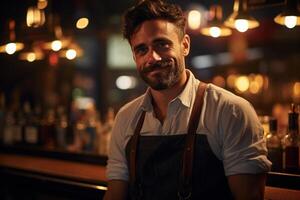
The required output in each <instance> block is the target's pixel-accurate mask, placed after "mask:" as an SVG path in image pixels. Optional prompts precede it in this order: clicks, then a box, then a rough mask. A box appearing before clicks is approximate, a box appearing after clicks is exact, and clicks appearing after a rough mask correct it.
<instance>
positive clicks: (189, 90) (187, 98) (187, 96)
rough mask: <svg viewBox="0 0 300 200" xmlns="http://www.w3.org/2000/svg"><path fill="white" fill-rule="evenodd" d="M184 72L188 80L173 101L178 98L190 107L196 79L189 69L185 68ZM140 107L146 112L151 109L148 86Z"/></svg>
mask: <svg viewBox="0 0 300 200" xmlns="http://www.w3.org/2000/svg"><path fill="white" fill-rule="evenodd" d="M186 73H187V77H188V81H187V83H186V85H185V87H184V89H183V90H182V92H181V93H180V94H179V95H178V96H177V97H176V98H175V99H174V100H173V101H177V100H179V101H180V102H181V103H182V104H183V105H184V106H186V107H191V105H192V99H193V90H194V88H195V84H196V79H195V76H194V75H193V73H192V72H191V71H190V70H188V69H186ZM173 101H172V102H173ZM140 107H141V109H142V110H144V111H146V112H148V111H152V110H153V106H152V97H151V92H150V88H148V89H147V91H146V92H145V94H144V98H143V100H142V101H141V104H140Z"/></svg>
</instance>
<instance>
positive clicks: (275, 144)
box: [266, 118, 283, 171]
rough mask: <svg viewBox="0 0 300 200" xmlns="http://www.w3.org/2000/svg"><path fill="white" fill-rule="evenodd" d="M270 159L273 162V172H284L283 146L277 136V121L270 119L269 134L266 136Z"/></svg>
mask: <svg viewBox="0 0 300 200" xmlns="http://www.w3.org/2000/svg"><path fill="white" fill-rule="evenodd" d="M266 141H267V148H268V159H269V160H270V161H271V162H272V171H281V170H282V159H283V158H282V156H283V151H282V145H281V141H280V138H279V137H278V134H277V119H275V118H270V119H269V133H268V134H267V136H266Z"/></svg>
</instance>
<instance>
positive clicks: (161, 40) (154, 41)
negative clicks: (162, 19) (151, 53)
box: [153, 37, 171, 43]
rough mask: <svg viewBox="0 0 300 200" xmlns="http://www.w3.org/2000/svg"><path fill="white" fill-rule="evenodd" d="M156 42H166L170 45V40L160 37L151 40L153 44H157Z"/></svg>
mask: <svg viewBox="0 0 300 200" xmlns="http://www.w3.org/2000/svg"><path fill="white" fill-rule="evenodd" d="M157 42H168V43H171V40H169V39H168V38H165V37H160V38H156V39H155V40H153V43H157Z"/></svg>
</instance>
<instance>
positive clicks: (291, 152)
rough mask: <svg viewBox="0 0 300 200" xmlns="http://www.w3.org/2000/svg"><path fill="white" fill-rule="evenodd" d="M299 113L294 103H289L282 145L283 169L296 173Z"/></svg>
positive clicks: (297, 167) (297, 168)
mask: <svg viewBox="0 0 300 200" xmlns="http://www.w3.org/2000/svg"><path fill="white" fill-rule="evenodd" d="M298 116H299V113H298V112H296V107H295V105H294V104H292V105H291V112H290V113H289V114H288V133H287V134H286V136H285V137H284V138H283V147H284V170H285V171H286V172H291V173H296V172H297V171H298V170H299V145H300V141H299V125H298Z"/></svg>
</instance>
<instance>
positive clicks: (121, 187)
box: [103, 180, 128, 200]
mask: <svg viewBox="0 0 300 200" xmlns="http://www.w3.org/2000/svg"><path fill="white" fill-rule="evenodd" d="M127 195H128V182H127V181H123V180H111V181H108V187H107V191H106V193H105V195H104V198H103V200H126V199H127Z"/></svg>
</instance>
